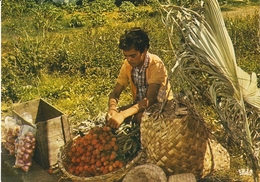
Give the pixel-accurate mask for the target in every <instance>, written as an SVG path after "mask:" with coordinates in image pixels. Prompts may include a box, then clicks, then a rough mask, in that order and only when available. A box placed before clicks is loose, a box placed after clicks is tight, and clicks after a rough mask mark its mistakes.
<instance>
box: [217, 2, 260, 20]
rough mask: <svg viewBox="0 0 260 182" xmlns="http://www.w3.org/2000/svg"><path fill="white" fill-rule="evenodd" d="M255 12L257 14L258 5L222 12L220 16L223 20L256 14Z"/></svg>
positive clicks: (259, 8) (259, 7) (259, 10)
mask: <svg viewBox="0 0 260 182" xmlns="http://www.w3.org/2000/svg"><path fill="white" fill-rule="evenodd" d="M223 9H224V8H223ZM256 12H258V13H259V12H260V5H259V6H244V7H234V8H232V9H230V10H227V11H224V10H222V15H223V17H224V18H235V17H246V16H248V15H250V14H253V13H256ZM259 16H260V15H259Z"/></svg>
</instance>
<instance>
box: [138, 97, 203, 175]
mask: <svg viewBox="0 0 260 182" xmlns="http://www.w3.org/2000/svg"><path fill="white" fill-rule="evenodd" d="M176 102H177V101H176V100H171V101H168V102H167V104H166V106H165V108H164V110H163V112H161V113H160V114H158V113H159V110H160V109H161V103H157V104H154V105H153V106H151V107H150V108H148V109H147V111H145V112H144V115H143V118H142V122H141V126H140V131H141V143H142V146H143V148H144V149H145V151H146V153H147V158H148V161H149V162H151V163H154V164H156V165H158V166H160V167H161V168H162V169H163V170H164V171H165V173H166V174H167V175H172V174H181V173H193V174H194V175H195V176H196V177H197V178H200V177H201V176H202V175H203V161H204V155H205V152H206V149H207V140H208V132H207V129H206V127H205V125H204V121H203V119H202V118H200V117H199V115H197V114H196V112H195V111H194V110H192V108H191V107H188V108H187V109H188V110H187V111H188V112H187V114H184V115H176V112H175V111H176ZM178 102H179V101H178ZM183 104H185V103H183Z"/></svg>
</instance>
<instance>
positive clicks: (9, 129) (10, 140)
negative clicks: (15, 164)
mask: <svg viewBox="0 0 260 182" xmlns="http://www.w3.org/2000/svg"><path fill="white" fill-rule="evenodd" d="M20 129H21V125H19V124H18V123H17V120H16V119H14V118H13V117H10V116H6V117H5V125H4V133H3V146H4V147H5V148H6V149H7V150H8V151H9V153H10V154H11V155H14V154H15V140H16V139H17V138H18V135H19V132H20Z"/></svg>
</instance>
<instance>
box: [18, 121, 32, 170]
mask: <svg viewBox="0 0 260 182" xmlns="http://www.w3.org/2000/svg"><path fill="white" fill-rule="evenodd" d="M35 133H36V128H34V127H32V126H29V125H23V126H22V128H21V131H20V133H19V137H18V138H17V140H16V143H15V151H16V152H15V156H16V160H15V165H14V167H15V168H21V169H22V170H23V171H25V172H28V171H29V170H30V167H31V165H32V157H33V155H34V149H35V145H36V139H35Z"/></svg>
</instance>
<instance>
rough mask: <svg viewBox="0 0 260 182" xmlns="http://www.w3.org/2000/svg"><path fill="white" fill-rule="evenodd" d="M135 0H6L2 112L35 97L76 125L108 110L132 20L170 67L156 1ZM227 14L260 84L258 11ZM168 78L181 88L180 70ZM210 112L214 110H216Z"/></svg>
mask: <svg viewBox="0 0 260 182" xmlns="http://www.w3.org/2000/svg"><path fill="white" fill-rule="evenodd" d="M133 2H135V4H133V3H131V2H129V1H123V2H122V4H121V6H116V5H115V4H114V1H112V0H106V1H104V0H95V1H85V0H83V1H82V5H81V6H79V5H76V4H73V3H71V4H67V5H64V4H53V3H50V2H45V3H42V4H37V3H35V2H34V1H32V0H31V1H30V0H27V1H14V0H4V1H2V14H1V16H2V17H1V18H2V27H1V28H2V30H1V31H2V56H1V71H2V85H1V101H2V102H1V103H2V105H1V111H2V116H4V115H8V114H10V112H11V109H12V104H13V103H18V102H25V101H29V100H32V99H36V98H43V99H45V100H46V101H48V102H49V103H51V104H52V105H54V106H55V107H57V108H59V109H60V110H62V111H63V112H64V113H66V114H67V115H69V120H70V122H71V126H72V127H77V126H78V125H79V123H80V122H82V121H84V120H85V119H86V118H89V117H94V116H97V115H98V114H99V113H101V112H105V111H106V109H107V99H108V95H109V93H110V91H111V90H112V88H113V86H114V84H115V82H116V78H117V75H118V72H119V69H120V65H121V62H122V60H123V55H122V53H121V51H120V50H119V49H118V45H117V44H118V38H119V36H120V35H121V34H122V33H123V31H124V30H125V29H127V28H130V27H132V26H140V27H144V28H145V29H146V30H147V31H148V32H149V35H150V38H151V48H150V52H153V53H155V54H158V55H159V56H160V57H161V58H162V60H164V62H165V64H166V66H167V68H168V70H169V71H170V70H171V68H172V66H173V63H174V60H175V54H174V52H173V50H172V48H171V47H170V44H169V41H168V37H167V32H166V29H165V26H164V24H163V22H162V20H161V17H160V13H159V11H158V9H157V8H158V6H157V5H156V3H154V2H153V1H142V0H136V1H133ZM144 2H148V3H144ZM174 2H176V3H178V2H180V1H174ZM186 2H192V1H186ZM252 2H253V3H257V2H256V1H252ZM228 3H229V4H228V5H227V4H226V1H221V4H223V7H222V10H230V9H232V7H233V6H231V3H232V1H228ZM258 3H259V2H258ZM136 4H138V5H136ZM182 5H183V4H182ZM237 6H239V7H241V4H238V5H237ZM243 7H245V4H243ZM225 21H226V26H227V29H228V31H229V35H230V37H231V39H232V42H233V44H234V48H235V52H236V57H237V63H238V65H239V66H240V67H241V68H242V69H243V70H245V71H247V72H248V73H251V72H255V73H257V74H258V85H259V87H260V78H259V73H260V60H259V57H260V52H259V14H258V12H252V13H251V14H250V15H247V16H237V17H232V18H225ZM174 31H175V35H176V37H174V38H172V40H174V42H172V44H173V49H174V50H175V51H179V50H180V49H181V47H182V45H181V36H180V31H179V30H178V29H177V27H176V29H175V30H174ZM175 78H176V79H175ZM171 82H172V83H173V85H174V87H173V88H174V91H175V92H178V85H181V84H183V83H180V82H179V79H178V75H173V76H172V78H171ZM122 97H123V99H122V101H121V103H120V104H125V103H128V102H129V101H130V100H131V95H129V94H126V92H125V93H123V95H122ZM207 112H208V113H210V114H209V115H211V111H207ZM212 120H214V119H212ZM232 160H233V161H232V165H233V166H232V167H237V166H239V167H240V166H242V165H244V164H242V163H241V161H240V160H237V158H234V159H232ZM224 175H227V174H224Z"/></svg>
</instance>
